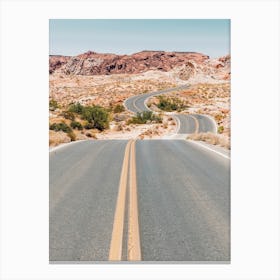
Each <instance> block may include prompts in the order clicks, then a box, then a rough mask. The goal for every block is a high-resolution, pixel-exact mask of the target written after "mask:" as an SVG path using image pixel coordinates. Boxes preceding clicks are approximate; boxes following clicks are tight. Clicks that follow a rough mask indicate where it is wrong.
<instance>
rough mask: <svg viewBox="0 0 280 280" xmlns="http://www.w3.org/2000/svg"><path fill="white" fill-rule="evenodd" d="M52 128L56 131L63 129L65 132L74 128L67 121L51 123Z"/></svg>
mask: <svg viewBox="0 0 280 280" xmlns="http://www.w3.org/2000/svg"><path fill="white" fill-rule="evenodd" d="M50 130H54V131H60V130H61V131H63V132H66V133H68V132H71V131H72V129H71V127H69V126H68V125H67V124H66V123H53V124H51V125H50Z"/></svg>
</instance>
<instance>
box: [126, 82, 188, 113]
mask: <svg viewBox="0 0 280 280" xmlns="http://www.w3.org/2000/svg"><path fill="white" fill-rule="evenodd" d="M189 87H190V85H189V84H188V85H182V86H178V87H175V88H170V89H166V90H168V91H167V92H164V93H162V91H165V90H160V91H156V92H150V93H144V94H143V93H142V94H141V93H140V94H139V95H134V96H131V97H129V98H127V99H126V100H125V101H124V102H123V105H124V107H125V108H126V109H127V111H129V112H132V113H134V114H135V112H133V111H131V110H129V109H128V108H127V106H126V101H127V100H129V99H133V98H135V97H136V96H137V97H139V98H140V97H142V96H144V95H147V98H146V99H145V100H144V105H145V107H146V108H147V110H148V111H151V112H153V111H152V110H151V109H150V108H148V106H147V105H146V104H147V102H148V100H149V98H151V97H154V96H157V95H161V94H165V93H169V92H172V91H175V90H183V89H187V88H189ZM137 99H138V98H136V100H137ZM136 100H134V101H133V103H134V107H135V108H136V109H138V110H139V108H138V107H137V106H136V105H135V101H136Z"/></svg>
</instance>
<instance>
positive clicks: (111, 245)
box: [49, 140, 230, 262]
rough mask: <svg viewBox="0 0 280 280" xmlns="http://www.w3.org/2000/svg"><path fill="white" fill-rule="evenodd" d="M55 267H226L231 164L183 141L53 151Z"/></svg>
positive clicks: (94, 144) (95, 143) (86, 144)
mask: <svg viewBox="0 0 280 280" xmlns="http://www.w3.org/2000/svg"><path fill="white" fill-rule="evenodd" d="M49 195H50V199H49V201H50V205H49V209H50V244H49V246H50V250H49V258H50V261H52V262H56V261H64V262H71V261H92V262H96V261H108V260H110V261H114V260H115V261H116V260H122V261H126V260H130V261H139V260H141V261H147V262H149V261H198V262H203V261H229V260H230V213H229V209H230V199H229V198H230V161H229V159H227V158H225V157H221V156H220V155H218V154H216V153H213V152H211V151H210V150H206V149H201V148H200V147H199V146H197V145H195V144H194V143H191V142H187V141H184V140H146V141H145V140H144V141H143V140H142V141H141V140H137V141H132V140H130V141H127V140H89V141H83V142H77V143H74V144H71V145H67V146H65V147H63V148H60V149H58V150H55V151H52V152H50V194H49Z"/></svg>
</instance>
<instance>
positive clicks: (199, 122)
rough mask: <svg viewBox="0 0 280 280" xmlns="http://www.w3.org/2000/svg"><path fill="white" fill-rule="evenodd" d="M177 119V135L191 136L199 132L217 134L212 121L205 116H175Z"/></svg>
mask: <svg viewBox="0 0 280 280" xmlns="http://www.w3.org/2000/svg"><path fill="white" fill-rule="evenodd" d="M172 116H174V117H175V118H176V119H177V123H178V131H177V134H191V133H200V132H212V133H217V129H216V124H215V122H214V120H212V119H211V118H210V117H208V116H205V115H198V114H175V115H172Z"/></svg>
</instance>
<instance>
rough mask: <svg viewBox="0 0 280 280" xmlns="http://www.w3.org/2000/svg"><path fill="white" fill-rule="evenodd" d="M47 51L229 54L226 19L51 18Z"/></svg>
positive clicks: (57, 52) (52, 52) (213, 55)
mask: <svg viewBox="0 0 280 280" xmlns="http://www.w3.org/2000/svg"><path fill="white" fill-rule="evenodd" d="M49 44H50V47H49V49H50V54H61V55H78V54H81V53H84V52H86V51H88V50H91V51H95V52H101V53H116V54H132V53H135V52H139V51H142V50H162V51H194V52H201V53H204V54H207V55H209V56H210V57H219V56H223V55H226V54H229V53H230V20H228V19H148V20H147V19H123V20H122V19H100V20H98V19H51V20H50V22H49Z"/></svg>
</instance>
